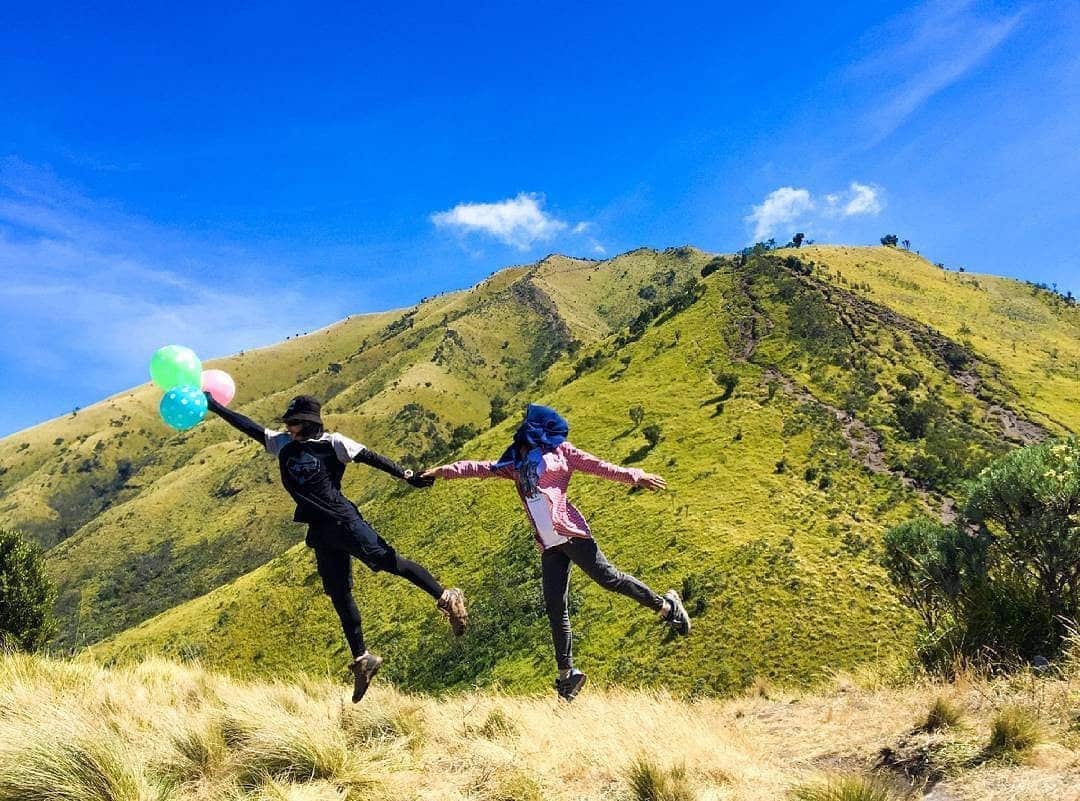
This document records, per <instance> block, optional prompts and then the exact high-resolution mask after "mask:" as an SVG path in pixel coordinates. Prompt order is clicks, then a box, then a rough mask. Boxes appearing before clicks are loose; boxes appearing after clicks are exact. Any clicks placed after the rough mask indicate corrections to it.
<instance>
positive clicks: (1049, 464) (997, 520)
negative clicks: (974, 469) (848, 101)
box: [966, 437, 1080, 620]
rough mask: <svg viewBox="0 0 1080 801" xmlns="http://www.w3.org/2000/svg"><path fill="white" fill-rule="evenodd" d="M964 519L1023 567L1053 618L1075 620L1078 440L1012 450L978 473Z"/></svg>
mask: <svg viewBox="0 0 1080 801" xmlns="http://www.w3.org/2000/svg"><path fill="white" fill-rule="evenodd" d="M966 514H967V516H968V518H969V519H970V520H971V521H972V522H974V523H977V524H978V525H979V526H980V527H981V529H982V530H983V531H984V532H988V533H992V536H993V537H994V543H995V548H996V549H997V550H998V551H1000V553H1001V554H1002V556H1003V557H1004V559H1006V560H1008V561H1009V562H1011V563H1013V564H1016V565H1023V568H1024V573H1025V574H1026V575H1027V576H1029V577H1031V578H1032V579H1033V583H1034V586H1035V588H1036V589H1037V591H1038V594H1039V596H1040V600H1042V601H1043V602H1044V603H1046V605H1047V606H1048V607H1049V608H1050V609H1051V611H1052V612H1053V613H1054V614H1055V615H1059V616H1062V617H1066V618H1069V619H1071V620H1075V619H1077V618H1078V617H1080V438H1077V437H1071V438H1069V439H1062V440H1055V441H1051V442H1045V443H1042V444H1040V445H1031V446H1029V447H1026V448H1021V449H1019V450H1016V451H1013V452H1012V453H1010V454H1009V455H1008V456H1005V457H1004V458H1002V459H999V460H998V461H996V462H994V463H993V464H992V465H991V466H990V467H988V468H986V469H985V470H983V472H982V473H981V474H980V475H979V479H978V481H977V482H976V483H975V484H974V486H973V488H972V492H971V495H970V497H969V499H968V504H967V509H966Z"/></svg>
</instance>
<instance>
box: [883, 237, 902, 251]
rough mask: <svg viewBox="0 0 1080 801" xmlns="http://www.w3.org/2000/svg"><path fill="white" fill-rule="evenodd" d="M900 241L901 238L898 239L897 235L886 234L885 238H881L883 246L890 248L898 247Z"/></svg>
mask: <svg viewBox="0 0 1080 801" xmlns="http://www.w3.org/2000/svg"><path fill="white" fill-rule="evenodd" d="M899 241H900V237H898V236H897V235H896V234H885V236H883V237H881V244H883V245H884V246H885V247H888V248H894V247H896V245H897V243H898V242H899Z"/></svg>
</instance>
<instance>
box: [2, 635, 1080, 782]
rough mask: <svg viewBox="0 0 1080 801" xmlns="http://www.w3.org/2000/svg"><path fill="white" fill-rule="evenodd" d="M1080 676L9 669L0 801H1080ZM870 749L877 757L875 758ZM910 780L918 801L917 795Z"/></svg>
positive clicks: (33, 663)
mask: <svg viewBox="0 0 1080 801" xmlns="http://www.w3.org/2000/svg"><path fill="white" fill-rule="evenodd" d="M1078 679H1080V675H1077V674H1076V673H1072V674H1071V675H1068V676H1062V675H1059V676H1057V677H1055V678H1049V679H1048V678H1041V679H1036V678H1034V677H1033V676H1031V675H1023V676H1019V677H1015V678H1013V679H1010V680H999V681H995V682H986V681H976V680H962V681H960V682H957V683H955V684H953V685H948V686H942V685H933V684H930V683H925V684H918V685H912V686H907V687H904V688H900V689H895V688H886V687H873V686H868V685H867V683H865V682H862V683H856V682H855V681H853V680H850V679H848V680H844V679H839V680H837V681H836V682H835V683H834V686H833V687H832V688H831V689H830V690H829V691H827V692H822V693H819V694H816V695H802V696H795V695H789V694H787V693H785V692H782V691H775V692H774V691H772V690H770V689H769V688H768V687H767V686H765V685H759V686H757V687H756V688H755V690H754V691H753V692H752V693H751V694H749V695H747V696H745V697H740V698H734V699H727V700H712V699H709V700H698V701H693V702H686V701H680V700H676V699H673V698H671V697H669V696H666V695H664V694H657V693H645V692H629V691H621V690H609V691H605V692H601V691H597V690H594V689H589V690H587V691H586V692H585V693H584V694H583V695H582V696H581V697H579V699H578V700H577V701H576V702H575V703H574V704H573V705H565V704H560V703H557V702H556V701H555V700H554V698H552V697H543V698H520V697H507V696H501V695H494V694H487V693H485V694H465V695H456V696H450V697H446V698H441V699H436V698H428V697H418V696H409V695H404V694H401V693H399V692H397V691H395V690H394V689H393V688H390V687H388V686H386V685H380V686H377V687H375V688H373V690H372V691H371V693H370V694H369V695H368V697H367V698H366V699H365V700H364V702H363V703H362V704H360V705H358V706H353V705H352V704H350V703H348V701H347V693H346V689H345V687H344V685H342V684H338V683H336V682H334V681H331V680H329V679H324V680H315V679H311V678H308V677H303V676H301V677H299V678H298V679H297V680H296V682H295V683H255V682H241V681H237V680H234V679H231V678H229V677H227V676H223V675H219V674H214V673H210V672H207V671H205V670H203V669H201V668H199V667H197V666H191V665H181V664H175V663H170V662H164V661H147V662H144V663H142V664H138V665H135V666H132V667H128V668H114V669H105V668H100V667H96V666H94V665H91V664H88V663H84V662H76V663H73V662H64V661H54V660H48V659H42V658H38V657H30V656H22V655H6V656H0V801H15V800H16V799H18V801H75V799H78V800H79V801H137V800H138V801H143V800H144V799H145V800H147V801H149V800H150V799H161V800H162V801H166V800H168V801H181V800H186V799H207V800H209V799H215V800H217V799H257V800H258V801H270V800H271V799H275V800H280V801H286V800H289V801H320V800H321V799H336V800H339V801H340V800H342V799H351V800H355V801H359V799H371V800H372V801H384V800H385V801H390V799H402V800H404V799H424V800H425V801H427V799H436V800H438V801H443V800H444V799H445V800H446V801H454V800H455V799H477V801H540V800H541V799H612V800H614V799H626V800H627V801H708V800H709V799H746V801H750V800H751V799H757V800H760V801H766V800H769V801H772V800H773V799H785V798H789V799H803V800H804V801H829V800H834V801H841V800H842V799H846V800H847V801H869V799H879V800H880V801H896V800H897V799H902V798H905V797H908V796H912V797H918V796H920V795H922V793H923V792H925V791H926V789H928V787H927V785H928V786H929V788H932V789H930V795H928V796H927V797H928V798H932V799H935V801H941V800H942V799H980V800H983V799H985V800H986V801H992V800H993V799H1001V800H1002V801H1004V799H1009V801H1018V800H1019V799H1060V800H1061V801H1066V800H1067V799H1080V682H1078V681H1077V680H1078ZM883 749H888V750H887V751H884V752H883ZM912 783H914V785H915V787H916V792H914V793H911V792H910V791H909V790H908V788H909V787H910V786H911V784H912Z"/></svg>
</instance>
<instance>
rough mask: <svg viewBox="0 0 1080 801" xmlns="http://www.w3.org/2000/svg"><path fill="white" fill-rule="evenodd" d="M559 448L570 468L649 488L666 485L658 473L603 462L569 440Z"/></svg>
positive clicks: (658, 487) (657, 488)
mask: <svg viewBox="0 0 1080 801" xmlns="http://www.w3.org/2000/svg"><path fill="white" fill-rule="evenodd" d="M561 449H562V450H563V452H564V453H565V454H566V463H567V464H568V465H569V466H570V469H571V470H580V471H581V472H582V473H588V474H589V475H592V476H598V477H599V478H606V479H608V480H609V481H618V482H620V483H622V484H633V485H634V486H636V487H644V488H645V489H650V490H660V489H664V488H665V487H666V486H667V482H666V481H664V479H662V478H661V477H660V476H658V475H654V474H653V473H646V472H645V471H644V470H641V469H639V468H636V467H619V466H618V465H616V464H612V463H611V462H605V461H604V460H603V459H600V458H598V457H596V456H593V455H592V454H591V453H586V452H585V451H583V450H580V449H578V448H575V447H574V446H573V445H571V444H570V443H569V442H567V443H564V444H563V445H562V446H561Z"/></svg>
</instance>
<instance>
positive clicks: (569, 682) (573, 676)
mask: <svg viewBox="0 0 1080 801" xmlns="http://www.w3.org/2000/svg"><path fill="white" fill-rule="evenodd" d="M585 679H586V676H585V674H584V673H582V672H581V671H580V670H578V669H577V668H574V669H573V670H571V671H570V675H569V676H567V677H566V678H562V677H559V678H557V679H555V689H556V690H558V692H559V697H560V698H563V699H565V700H566V701H567V702H570V701H573V700H574V698H576V697H577V694H578V693H579V692H581V688H582V687H584V686H585Z"/></svg>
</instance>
